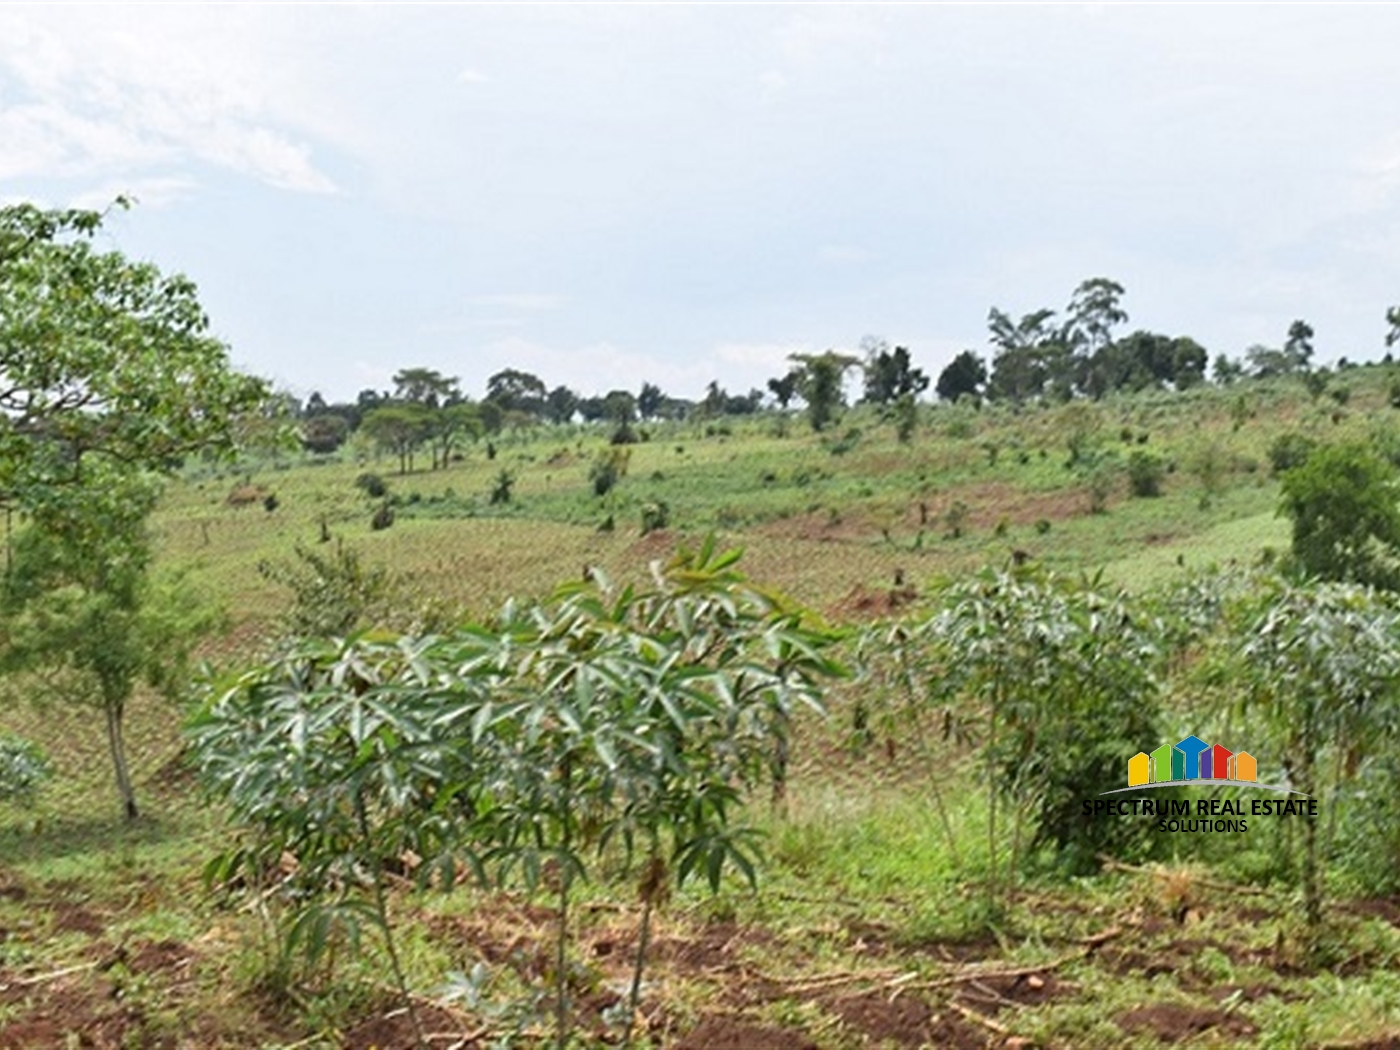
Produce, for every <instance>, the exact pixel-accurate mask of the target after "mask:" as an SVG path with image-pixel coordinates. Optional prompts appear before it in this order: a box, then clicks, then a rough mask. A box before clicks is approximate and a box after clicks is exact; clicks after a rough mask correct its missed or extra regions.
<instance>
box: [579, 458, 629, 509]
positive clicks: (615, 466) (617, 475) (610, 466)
mask: <svg viewBox="0 0 1400 1050" xmlns="http://www.w3.org/2000/svg"><path fill="white" fill-rule="evenodd" d="M630 457H631V453H630V451H629V450H628V449H625V448H614V449H612V450H611V451H609V452H604V453H602V454H601V455H599V457H598V458H597V459H595V460H594V461H593V465H592V466H591V467H589V468H588V480H589V481H591V482H592V483H593V495H595V496H597V497H598V498H599V499H601V498H602V497H604V496H606V495H607V494H608V493H609V492H611V491H612V490H613V489H614V488H616V487H617V483H618V482H619V481H621V480H622V478H623V476H624V475H626V473H627V463H628V460H629V459H630Z"/></svg>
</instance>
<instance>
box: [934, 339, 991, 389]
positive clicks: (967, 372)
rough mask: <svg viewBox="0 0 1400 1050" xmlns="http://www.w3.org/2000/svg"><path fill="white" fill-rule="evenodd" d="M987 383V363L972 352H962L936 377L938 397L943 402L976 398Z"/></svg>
mask: <svg viewBox="0 0 1400 1050" xmlns="http://www.w3.org/2000/svg"><path fill="white" fill-rule="evenodd" d="M986 381H987V363H986V362H985V361H983V360H982V358H981V356H980V355H979V354H978V353H977V352H976V351H974V350H964V351H963V352H962V353H960V354H958V356H957V357H955V358H953V360H952V361H950V362H948V367H947V368H945V369H943V371H942V372H940V373H939V375H938V386H937V387H936V389H937V392H938V396H939V397H941V398H942V399H943V400H944V401H956V400H957V399H958V398H960V397H976V396H977V395H978V394H979V393H981V392H982V385H983V384H984V383H986Z"/></svg>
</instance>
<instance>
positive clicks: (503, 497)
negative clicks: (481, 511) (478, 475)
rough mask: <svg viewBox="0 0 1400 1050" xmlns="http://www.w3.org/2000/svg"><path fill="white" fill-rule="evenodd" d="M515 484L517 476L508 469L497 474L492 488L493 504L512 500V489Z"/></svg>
mask: <svg viewBox="0 0 1400 1050" xmlns="http://www.w3.org/2000/svg"><path fill="white" fill-rule="evenodd" d="M514 486H515V476H514V475H513V474H511V472H510V471H508V470H503V471H501V472H500V473H499V474H497V475H496V483H495V485H494V486H493V487H492V489H491V505H492V506H493V507H494V506H496V505H497V504H500V503H509V502H510V490H511V489H512V488H513V487H514Z"/></svg>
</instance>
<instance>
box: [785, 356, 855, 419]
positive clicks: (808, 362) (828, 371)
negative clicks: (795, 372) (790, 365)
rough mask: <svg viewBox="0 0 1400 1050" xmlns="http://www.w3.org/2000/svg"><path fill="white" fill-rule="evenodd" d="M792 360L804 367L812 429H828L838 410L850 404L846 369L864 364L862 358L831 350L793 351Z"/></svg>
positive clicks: (808, 415)
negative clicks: (845, 389)
mask: <svg viewBox="0 0 1400 1050" xmlns="http://www.w3.org/2000/svg"><path fill="white" fill-rule="evenodd" d="M788 360H789V361H796V362H797V363H798V364H800V365H801V366H802V400H804V401H806V402H807V418H808V420H809V421H810V422H811V424H812V429H813V430H817V431H821V430H825V429H826V426H827V424H828V423H830V422H831V421H832V419H833V418H835V416H836V410H837V409H838V408H840V407H841V406H842V405H844V404H845V403H846V399H845V394H844V393H843V391H842V389H841V385H842V383H843V382H844V381H845V378H846V372H847V371H849V370H850V369H852V368H854V367H855V366H856V365H858V364H860V359H859V358H856V357H852V356H851V355H849V354H838V353H837V352H836V351H835V350H828V351H826V353H823V354H791V355H789V357H788Z"/></svg>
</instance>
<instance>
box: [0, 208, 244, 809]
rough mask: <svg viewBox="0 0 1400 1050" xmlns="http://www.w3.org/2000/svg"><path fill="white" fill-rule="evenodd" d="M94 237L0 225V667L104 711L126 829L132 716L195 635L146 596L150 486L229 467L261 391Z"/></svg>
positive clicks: (189, 297) (96, 219)
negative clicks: (194, 470)
mask: <svg viewBox="0 0 1400 1050" xmlns="http://www.w3.org/2000/svg"><path fill="white" fill-rule="evenodd" d="M118 205H120V206H123V207H125V206H126V202H125V201H122V200H120V199H119V200H118ZM102 222H103V215H102V214H100V213H98V212H92V211H81V210H66V211H45V210H41V209H39V208H36V207H34V206H33V205H30V204H20V205H13V206H8V207H5V208H0V376H3V377H4V383H3V384H0V386H3V390H0V496H2V497H3V500H4V502H5V505H6V507H7V508H8V509H9V510H11V511H12V512H18V516H19V520H20V523H21V524H20V529H19V531H18V533H17V535H16V537H15V542H14V547H13V554H12V559H11V561H10V563H9V565H8V566H7V572H6V576H5V580H4V588H3V604H4V608H5V612H6V627H7V630H6V632H5V635H6V637H5V639H4V644H3V646H0V665H3V666H4V667H5V668H7V669H10V670H36V669H39V668H41V667H50V668H55V669H57V670H58V671H59V673H60V675H61V676H62V677H63V680H64V685H65V688H67V689H70V690H71V692H72V694H73V695H76V696H78V697H80V698H81V699H83V700H86V701H91V702H93V703H95V704H96V705H97V706H99V707H100V708H101V710H102V711H103V713H104V721H105V725H106V730H107V737H108V743H109V745H110V749H111V752H112V759H113V764H114V769H115V772H116V776H117V781H118V787H119V790H120V793H121V795H122V803H123V808H124V810H125V812H126V814H127V815H128V816H129V817H133V816H135V815H136V811H137V809H136V802H135V798H134V793H133V791H132V788H131V782H130V776H129V773H128V771H127V768H126V758H125V745H124V742H123V738H122V728H123V714H124V711H125V706H126V702H127V700H128V699H129V697H130V696H131V693H132V690H133V688H134V687H135V684H136V683H137V682H138V681H139V680H140V679H142V678H145V679H147V680H149V681H152V682H157V683H164V684H170V683H173V682H174V681H175V680H176V679H177V678H178V672H179V665H180V663H181V659H180V657H181V656H182V654H183V652H184V651H185V648H186V647H185V642H186V641H187V640H188V638H189V636H190V633H191V632H192V631H193V630H194V629H195V627H196V626H198V624H195V623H193V622H192V621H191V619H190V617H188V616H187V615H186V614H187V611H188V610H187V609H186V607H185V605H184V603H183V602H182V601H181V600H180V592H178V591H175V592H171V593H170V594H164V595H156V594H155V590H156V589H155V587H154V585H153V584H152V583H151V581H150V579H149V578H148V574H147V568H148V565H149V562H150V550H149V546H148V543H147V539H146V536H145V527H144V525H145V520H146V516H147V515H148V514H149V512H150V509H151V507H152V505H153V503H154V500H155V498H156V493H157V492H158V491H159V477H160V475H161V474H162V473H164V472H168V471H171V470H173V469H175V468H176V467H177V466H178V465H179V464H180V462H181V461H182V460H183V459H184V458H185V457H186V456H188V455H191V454H194V453H199V452H203V453H207V454H211V455H220V454H228V453H231V452H232V451H233V449H234V447H235V446H236V444H237V441H238V438H239V435H240V433H241V432H242V431H243V427H244V422H245V421H246V420H247V419H249V418H251V417H257V416H258V415H259V410H260V409H261V406H263V405H264V404H265V403H266V401H267V399H268V389H267V384H266V383H264V382H263V381H262V380H259V379H256V378H253V377H251V376H244V375H240V374H238V373H237V372H235V371H233V370H232V369H231V368H230V367H229V365H228V355H227V350H226V348H225V347H224V345H223V344H222V343H220V342H219V341H218V340H217V339H215V338H213V337H212V336H210V335H209V334H208V327H209V322H208V317H207V316H206V314H205V312H204V309H203V307H202V306H201V305H200V303H199V300H198V297H197V295H196V290H195V286H194V284H193V282H191V281H190V280H189V279H188V278H186V277H183V276H181V275H178V274H177V275H165V274H162V273H161V272H160V270H159V269H158V268H157V267H155V266H154V265H152V264H150V263H139V262H133V261H131V260H129V259H127V258H126V257H125V256H123V255H122V254H121V253H119V252H116V251H105V252H104V251H98V250H97V249H96V248H95V246H94V243H93V242H94V238H95V237H96V235H97V233H98V231H99V230H100V229H101V227H102Z"/></svg>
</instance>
